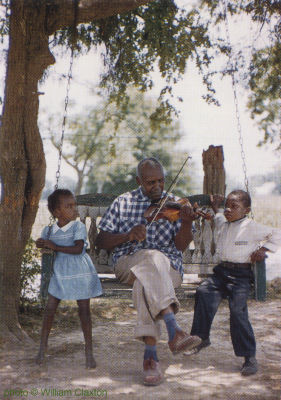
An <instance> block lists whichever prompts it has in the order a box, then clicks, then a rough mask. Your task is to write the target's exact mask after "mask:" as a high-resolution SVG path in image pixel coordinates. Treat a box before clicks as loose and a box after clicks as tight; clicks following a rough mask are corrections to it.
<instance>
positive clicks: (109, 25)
mask: <svg viewBox="0 0 281 400" xmlns="http://www.w3.org/2000/svg"><path fill="white" fill-rule="evenodd" d="M70 36H71V33H70V31H69V29H68V30H62V31H58V32H56V34H55V36H54V41H53V46H55V45H57V44H60V45H65V44H69V37H70ZM98 45H103V46H105V51H104V53H103V59H104V65H105V73H104V74H103V76H102V79H101V86H102V87H104V88H106V89H107V90H108V92H109V98H110V101H112V102H114V103H115V104H116V105H117V107H118V108H119V109H120V111H122V110H125V109H126V107H127V103H128V94H127V92H126V90H127V87H128V86H129V85H133V86H135V87H136V88H138V90H140V91H143V92H144V91H147V90H148V89H151V88H152V87H153V85H154V83H153V79H152V73H153V72H154V71H155V69H156V68H158V70H159V71H160V73H161V75H162V77H163V79H164V80H165V81H166V84H165V85H164V88H163V89H162V91H161V93H160V96H159V99H160V103H159V106H158V108H157V109H156V110H155V112H154V113H152V116H151V120H152V125H153V126H154V127H156V126H157V124H158V123H159V122H161V121H170V120H171V117H172V115H173V114H174V113H176V110H175V108H174V106H173V105H172V104H171V102H170V98H171V97H172V86H173V84H174V83H176V82H178V81H179V80H180V78H181V77H182V75H183V74H184V72H185V70H186V67H187V62H188V60H189V59H193V60H195V61H196V65H197V67H198V68H199V70H200V73H203V75H204V68H207V67H208V65H209V63H210V62H211V58H210V56H209V55H208V49H209V48H210V47H211V43H210V40H209V37H208V33H207V24H206V23H203V22H202V23H201V22H200V19H199V12H198V11H197V10H196V9H191V11H184V10H180V9H179V8H178V7H177V5H176V3H175V1H173V0H161V1H160V0H157V1H153V2H152V3H150V4H148V5H146V6H142V7H139V8H137V9H136V10H133V11H131V12H130V13H126V14H121V15H116V16H112V17H109V18H106V19H102V20H98V21H94V22H92V23H91V24H87V25H85V24H81V25H79V26H78V32H77V42H76V48H77V49H78V50H79V51H83V50H87V49H90V47H91V46H98ZM203 81H204V83H206V85H207V89H208V91H209V92H210V93H211V94H209V96H206V97H208V99H209V101H214V99H213V93H214V90H213V89H212V88H211V85H210V82H207V80H204V79H203ZM124 112H125V111H124ZM123 117H124V114H123V113H122V112H120V113H119V121H121V120H122V118H123Z"/></svg>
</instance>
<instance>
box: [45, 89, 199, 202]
mask: <svg viewBox="0 0 281 400" xmlns="http://www.w3.org/2000/svg"><path fill="white" fill-rule="evenodd" d="M128 96H129V100H128V103H127V106H126V108H123V110H122V113H123V117H122V121H121V122H119V123H118V126H117V127H116V128H115V121H116V120H117V121H120V116H119V115H118V108H117V107H116V106H114V105H112V104H109V103H108V102H107V101H106V100H105V99H104V100H102V99H103V98H104V96H100V98H99V100H98V101H97V104H98V105H97V106H96V107H95V108H91V109H89V110H85V111H83V112H82V113H80V114H77V115H74V116H72V117H71V118H69V123H68V124H67V125H68V126H67V129H66V132H67V134H66V136H65V140H64V148H63V151H62V157H63V159H64V160H65V161H66V162H67V163H68V165H70V166H71V167H73V168H74V170H75V171H76V173H77V178H78V179H77V185H76V188H75V193H76V195H77V194H81V193H82V191H83V192H104V193H111V194H116V195H118V194H120V193H122V192H125V191H128V190H131V189H133V188H135V187H136V180H135V167H136V165H137V163H138V162H139V161H140V160H141V159H142V158H143V157H146V156H147V157H148V156H154V157H157V158H158V159H159V160H160V161H161V162H162V163H163V165H164V167H165V169H166V179H167V185H169V183H170V181H171V179H173V177H174V176H175V175H176V171H177V170H178V169H179V167H180V164H181V163H182V162H183V160H184V159H185V158H186V157H187V154H186V153H184V152H182V151H181V150H180V145H179V143H180V140H181V138H182V137H183V133H182V131H181V129H180V126H179V123H178V122H177V121H174V122H171V123H170V124H169V125H167V124H165V123H164V122H160V123H159V125H158V127H157V128H156V129H152V127H151V124H150V119H149V116H150V115H151V114H152V113H153V111H154V110H155V109H156V108H157V102H156V101H155V100H153V99H152V98H149V97H148V96H145V95H144V93H141V92H140V93H138V92H137V91H136V90H134V89H132V88H131V89H130V90H129V91H128ZM58 117H59V116H58ZM58 119H59V118H58ZM55 120H57V118H55V117H52V118H49V121H48V131H49V134H50V138H51V142H52V143H53V145H54V146H55V147H56V148H57V149H59V145H60V137H59V136H60V133H58V134H56V133H55V132H56V131H57V129H56V125H59V124H58V123H57V124H55V123H54V121H55ZM176 148H177V151H175V149H176ZM190 166H191V165H189V168H186V169H185V170H184V171H183V173H182V175H181V177H180V178H179V181H178V184H177V191H178V193H179V194H181V195H183V194H187V193H190V189H191V187H190V183H191V179H190V175H191V173H190ZM84 182H85V183H86V184H84ZM83 184H84V186H83Z"/></svg>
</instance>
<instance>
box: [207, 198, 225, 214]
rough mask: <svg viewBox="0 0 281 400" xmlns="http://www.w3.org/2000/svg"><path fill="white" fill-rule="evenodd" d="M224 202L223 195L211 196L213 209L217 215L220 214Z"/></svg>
mask: <svg viewBox="0 0 281 400" xmlns="http://www.w3.org/2000/svg"><path fill="white" fill-rule="evenodd" d="M223 201H224V197H223V195H221V194H210V202H211V207H212V209H213V210H214V213H215V214H216V213H217V212H218V209H219V206H220V205H221V204H222V202H223Z"/></svg>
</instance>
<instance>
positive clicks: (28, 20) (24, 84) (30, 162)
mask: <svg viewBox="0 0 281 400" xmlns="http://www.w3.org/2000/svg"><path fill="white" fill-rule="evenodd" d="M145 3H148V1H141V0H120V1H113V0H112V1H111V0H108V1H103V0H102V1H101V0H100V1H97V0H80V2H79V12H78V18H77V22H79V23H80V22H89V21H90V20H93V19H95V18H104V17H108V16H110V15H114V14H117V13H120V12H125V11H129V10H131V9H133V8H136V7H138V6H139V5H141V4H145ZM73 21H74V0H53V1H52V2H50V1H47V0H40V1H38V0H12V1H11V17H10V32H9V52H8V61H7V72H6V81H5V82H6V86H5V93H4V107H3V115H2V126H1V134H0V154H1V158H0V184H1V191H0V193H1V203H0V220H1V224H0V255H1V256H0V323H1V326H0V337H1V338H2V339H4V340H6V341H14V340H24V339H26V338H27V336H26V335H25V333H24V332H23V331H22V329H21V328H20V325H19V322H18V316H17V312H18V302H19V295H20V268H21V259H22V255H23V252H24V248H25V245H26V242H27V240H28V238H29V237H30V233H31V228H32V225H33V223H34V220H35V217H36V213H37V210H38V204H39V200H40V196H41V191H42V189H43V187H44V183H45V171H46V165H45V155H44V151H43V145H42V140H41V137H40V133H39V129H38V126H37V117H38V106H39V101H38V81H39V80H40V79H41V77H42V74H43V73H44V71H45V69H46V68H47V67H48V66H49V65H51V64H52V63H54V61H55V60H54V57H53V56H52V54H51V53H50V51H49V47H48V39H49V35H50V34H51V33H53V32H54V31H55V30H57V29H59V28H62V27H66V26H68V25H69V26H71V25H73Z"/></svg>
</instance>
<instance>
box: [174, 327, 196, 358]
mask: <svg viewBox="0 0 281 400" xmlns="http://www.w3.org/2000/svg"><path fill="white" fill-rule="evenodd" d="M201 342H202V340H201V339H200V337H199V336H191V335H189V334H188V333H186V332H184V331H182V330H177V331H176V333H175V336H174V338H173V340H170V341H169V342H168V345H169V347H170V350H171V352H172V353H173V354H177V353H180V352H182V351H184V350H191V349H193V348H194V347H197V346H198V345H199V344H200V343H201Z"/></svg>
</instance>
